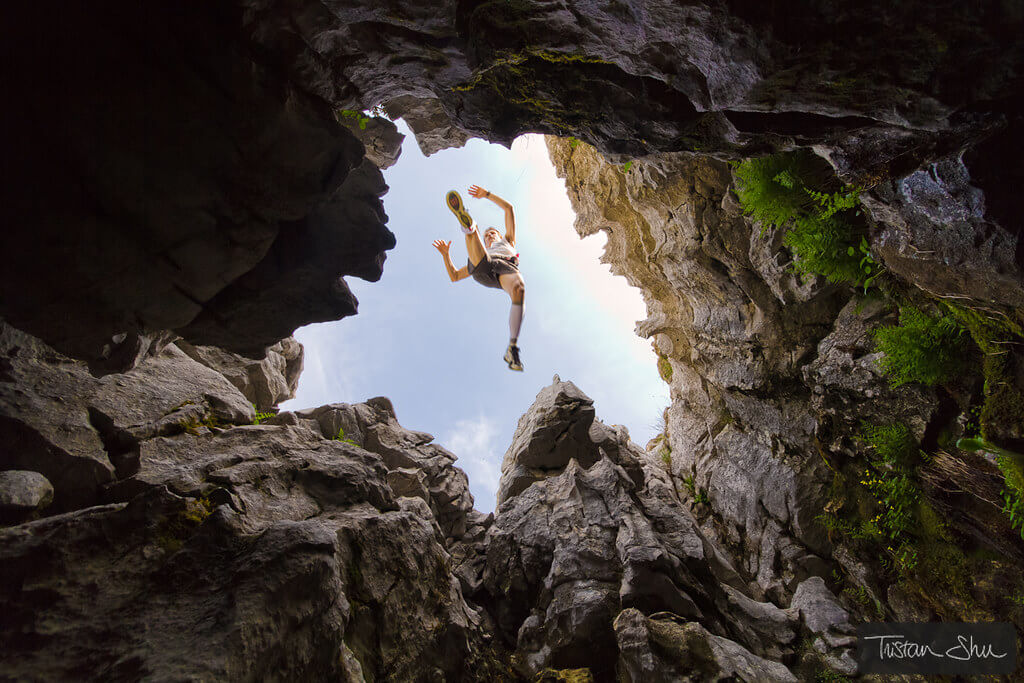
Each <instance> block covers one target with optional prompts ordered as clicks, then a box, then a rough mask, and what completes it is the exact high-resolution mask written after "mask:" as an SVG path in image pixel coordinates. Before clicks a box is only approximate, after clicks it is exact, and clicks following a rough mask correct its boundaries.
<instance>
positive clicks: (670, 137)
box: [0, 0, 1024, 370]
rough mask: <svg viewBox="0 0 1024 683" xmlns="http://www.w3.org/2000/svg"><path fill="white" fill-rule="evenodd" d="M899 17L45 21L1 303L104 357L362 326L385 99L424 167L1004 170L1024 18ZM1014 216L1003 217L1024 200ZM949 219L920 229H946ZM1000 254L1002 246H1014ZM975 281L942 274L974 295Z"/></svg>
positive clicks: (646, 10)
mask: <svg viewBox="0 0 1024 683" xmlns="http://www.w3.org/2000/svg"><path fill="white" fill-rule="evenodd" d="M794 15H796V16H794ZM880 16H883V13H882V12H880V10H879V8H877V7H875V6H874V5H873V4H870V3H869V4H858V5H857V6H856V7H844V8H842V10H839V9H836V8H834V7H832V6H829V7H823V6H818V5H815V6H814V7H808V8H806V10H805V9H803V8H798V9H797V10H792V8H789V9H786V10H781V9H777V8H774V7H765V6H760V5H757V4H756V3H738V4H737V3H728V4H721V3H719V4H714V3H697V4H692V5H686V6H680V5H678V3H674V2H668V1H666V0H658V1H656V2H648V3H645V5H644V7H643V11H642V12H639V11H632V10H629V9H627V10H622V8H619V7H617V6H615V7H605V6H603V5H593V4H587V3H582V4H580V3H574V4H572V5H571V6H565V5H561V4H553V5H552V4H545V3H535V2H530V1H528V0H524V1H522V2H518V3H510V2H502V1H501V0H489V1H487V2H482V3H477V4H473V5H471V6H470V5H465V4H459V3H456V2H453V1H451V0H444V1H442V2H434V3H429V4H426V5H418V4H415V3H397V4H393V5H389V6H388V7H383V6H380V5H379V4H377V3H372V2H355V3H348V4H345V5H339V4H333V5H331V6H330V7H327V6H324V5H319V4H315V3H303V2H299V3H260V2H252V1H249V0H246V1H243V2H240V3H238V4H233V5H231V6H230V7H219V6H210V5H197V6H195V7H190V8H189V9H188V11H184V10H182V8H181V7H180V6H179V4H178V3H174V2H170V1H168V0H159V1H158V2H153V3H148V5H147V7H146V9H145V10H144V11H143V10H142V9H140V8H139V7H137V6H136V5H135V4H133V3H131V2H127V1H126V0H120V1H119V2H114V3H112V4H109V5H106V6H104V7H103V8H101V9H96V8H91V9H90V10H89V11H86V10H74V11H72V10H68V11H66V12H61V13H59V14H58V15H57V16H52V15H51V14H50V13H48V12H46V11H45V10H43V9H37V8H35V7H34V6H32V5H28V4H26V5H25V6H23V7H19V8H18V16H17V21H11V22H9V23H10V25H11V26H12V27H14V26H17V27H19V28H17V29H14V28H11V29H8V31H7V32H6V33H4V34H3V36H2V38H3V42H4V44H6V45H10V46H11V48H10V49H11V52H12V54H16V55H18V60H17V70H18V73H17V74H15V77H12V79H11V82H10V86H9V89H8V93H9V96H10V99H11V101H13V102H16V103H19V106H18V107H16V108H15V107H12V108H11V109H10V111H9V112H6V114H7V116H9V117H10V120H9V121H5V125H4V126H3V129H4V130H9V131H12V135H11V138H12V139H11V144H10V145H9V147H8V158H10V159H11V164H12V166H13V167H17V168H19V169H20V172H19V173H18V174H17V177H16V179H15V180H16V181H17V182H20V183H22V185H21V186H11V188H10V190H11V191H10V195H11V196H10V201H8V202H7V205H8V206H9V207H10V210H11V213H12V216H11V219H10V220H9V221H8V223H9V224H10V225H11V226H12V228H11V229H10V230H9V231H8V233H7V235H8V240H9V244H10V249H11V253H17V254H19V258H18V259H16V260H12V263H11V264H9V266H8V267H7V268H5V269H4V271H3V277H4V279H3V281H2V284H3V289H4V291H20V292H22V293H23V296H20V297H5V299H4V301H3V303H2V306H0V315H3V316H4V317H6V318H7V319H9V320H10V321H11V322H13V323H14V324H15V325H17V326H19V327H21V328H23V329H26V330H27V331H29V332H32V333H34V334H36V335H37V336H40V337H41V338H44V339H46V340H47V341H48V342H49V343H50V344H51V345H54V346H55V347H56V348H58V349H60V350H61V351H62V352H65V353H68V354H70V355H72V356H75V357H81V358H89V359H92V360H104V359H106V358H107V356H106V355H105V352H104V349H105V347H111V346H112V345H115V346H116V345H117V344H114V343H113V341H112V340H113V338H114V337H119V336H120V335H122V334H123V335H127V337H128V338H131V339H142V338H147V337H148V336H149V335H150V334H151V333H153V332H155V331H159V330H167V329H170V330H175V331H177V332H179V333H180V334H182V335H183V336H185V337H186V338H187V339H188V340H189V341H191V342H193V343H196V344H206V345H209V344H214V345H217V346H220V347H222V348H226V349H229V350H231V351H234V352H240V353H245V354H259V353H261V352H262V349H264V348H265V347H267V346H269V345H271V344H273V343H274V342H276V341H278V340H279V339H282V338H284V337H286V336H288V335H289V334H290V333H291V331H292V330H293V329H295V327H297V326H298V325H301V324H305V323H309V322H313V321H318V320H326V319H337V318H339V317H342V316H345V315H351V314H353V313H354V312H355V301H354V299H353V297H352V295H351V292H349V291H348V290H347V288H346V287H345V286H344V284H343V282H342V280H341V278H342V276H344V275H348V274H353V275H356V276H359V277H367V276H368V275H369V277H370V279H375V278H376V277H379V275H380V272H379V271H380V267H381V265H382V261H383V253H384V251H386V250H387V249H389V248H390V247H391V246H392V245H393V238H391V237H390V235H389V233H387V231H386V229H385V228H384V227H383V212H382V210H381V208H380V206H379V200H378V198H379V192H382V191H383V188H382V187H379V186H375V185H374V182H373V180H372V179H369V182H368V179H367V178H366V177H364V178H362V179H361V180H359V181H353V184H355V185H357V186H358V188H359V191H353V190H354V189H355V188H353V187H350V188H349V190H347V191H345V192H343V196H342V197H340V198H339V197H338V196H337V190H338V188H339V187H340V185H341V184H342V183H343V182H345V181H346V178H348V177H349V175H350V173H352V172H354V171H356V169H359V168H360V167H361V165H362V162H363V160H364V159H365V158H366V157H365V155H364V149H365V148H364V147H362V146H361V145H360V143H359V141H358V140H357V139H356V137H355V136H354V135H353V134H352V133H351V131H349V130H347V129H346V127H344V126H342V125H339V123H338V121H337V119H336V112H337V111H338V110H352V111H357V110H363V109H365V108H367V107H372V106H374V105H377V104H384V105H387V106H394V107H396V108H397V109H396V111H397V110H401V111H403V112H404V113H405V114H406V115H407V116H408V118H409V120H410V122H411V123H412V125H413V128H414V129H416V130H417V132H418V134H420V135H422V138H423V142H422V144H423V145H424V148H425V149H427V150H428V151H430V150H433V149H437V148H439V147H440V146H441V145H442V144H449V143H450V142H452V141H456V142H460V141H461V140H463V139H464V137H465V136H466V135H478V136H481V137H486V138H487V139H490V140H492V141H495V142H500V143H504V144H510V143H511V141H512V140H513V139H514V138H515V137H516V136H518V135H519V134H521V133H524V132H536V131H540V132H547V133H551V134H558V135H561V136H575V137H577V138H580V139H582V140H584V141H586V142H589V143H592V144H596V145H598V146H599V147H600V148H601V149H602V150H603V151H604V152H606V153H609V154H613V155H619V158H618V161H619V162H620V163H621V162H622V161H624V160H625V159H626V158H627V157H629V158H634V157H639V156H643V155H647V154H652V153H658V152H678V151H700V152H702V153H714V154H717V155H720V156H733V157H735V156H737V155H743V154H746V155H751V154H760V153H763V152H766V151H771V150H777V149H783V148H785V149H788V148H791V147H793V146H794V145H803V146H812V145H814V146H817V147H818V148H819V149H821V150H822V151H823V152H824V153H827V154H830V155H831V156H832V158H833V160H834V163H835V164H836V166H837V167H840V168H842V169H843V170H844V177H846V178H849V179H851V180H852V181H856V182H859V183H860V184H862V185H865V186H867V185H875V184H877V182H878V180H879V178H881V179H883V180H885V181H889V180H896V179H898V178H900V177H902V176H905V175H907V174H908V173H912V172H913V171H915V170H918V169H919V168H920V167H922V166H924V165H925V164H927V163H930V162H932V161H934V160H935V159H950V158H955V157H956V154H957V153H958V152H959V151H960V150H961V148H962V147H963V146H965V145H969V144H973V143H975V142H979V141H980V142H982V143H984V142H986V139H987V140H991V141H996V140H1000V141H1001V142H999V143H997V144H996V150H995V152H994V153H993V155H992V156H993V157H996V158H998V159H999V161H1000V162H1003V161H1008V160H1012V159H1013V158H1014V155H1016V154H1018V152H1019V150H1020V149H1021V147H1020V135H1019V133H1018V132H1017V131H1018V130H1019V128H1020V118H1019V114H1018V112H1019V109H1020V107H1019V106H1018V104H1017V103H1016V101H1015V100H1014V96H1013V95H1009V94H1008V93H1015V92H1016V89H1015V85H1016V80H1015V79H1016V78H1017V74H1018V73H1020V72H1021V70H1022V68H1021V67H1022V63H1024V58H1022V57H1021V54H1020V51H1019V50H1018V49H1017V45H1016V42H1015V38H1014V36H1016V35H1018V34H1019V33H1020V29H1021V28H1022V20H1021V17H1020V16H1019V13H1015V11H1014V10H1013V9H1012V8H1009V7H1003V6H1002V5H1000V6H998V7H996V8H988V7H980V6H979V7H975V6H973V5H970V6H968V5H965V6H962V7H960V8H958V10H957V12H956V16H955V20H950V19H949V15H948V13H946V12H945V11H942V10H939V9H937V8H935V7H934V6H933V5H931V4H929V3H925V2H921V1H920V0H915V1H913V2H906V3H902V4H901V5H900V7H899V8H898V9H896V10H893V11H890V10H889V9H887V10H886V11H885V12H884V20H885V21H884V22H881V23H880V19H879V17H880ZM25 26H38V27H45V31H46V32H47V35H49V36H50V40H48V41H44V42H45V44H41V43H40V42H39V41H35V40H34V39H33V38H32V36H34V35H35V34H34V33H33V32H32V31H24V30H22V29H21V28H20V27H25ZM681 26H685V27H686V30H685V31H683V30H680V28H679V27H681ZM994 27H998V29H996V28H994ZM125 36H146V37H147V38H148V39H147V40H146V41H135V40H130V39H126V38H125ZM143 45H144V47H142V46H143ZM124 64H132V65H134V66H133V68H132V69H130V70H127V71H126V70H124V69H123V68H122V67H123V65H124ZM115 73H116V74H118V76H117V77H116V78H115V77H111V76H110V74H115ZM39 83H46V84H47V86H46V87H45V88H39V87H38V84H39ZM109 102H117V103H118V107H117V108H116V111H117V116H116V117H115V116H114V115H113V114H112V113H111V110H110V109H109V108H108V107H107V106H106V104H107V103H109ZM153 102H163V103H173V106H171V105H168V106H163V107H153V106H152V103H153ZM54 131H60V133H59V134H55V133H54ZM1000 147H1002V148H1003V149H1009V150H1010V151H1003V152H1000V151H999V148H1000ZM367 148H369V149H370V150H371V151H370V156H371V157H372V158H373V159H376V160H378V161H379V160H385V159H387V158H389V157H390V156H391V155H389V154H387V153H386V152H385V153H382V154H378V152H380V151H381V150H379V149H377V148H376V145H374V144H371V145H368V146H367ZM1004 155H1008V156H1004ZM975 161H976V160H968V163H969V164H974V167H975V168H981V167H983V166H984V167H985V172H979V173H977V174H976V178H977V179H978V180H979V182H980V184H981V185H982V186H983V187H981V189H982V190H984V191H986V192H987V191H988V190H989V188H1002V187H1009V188H1012V187H1015V186H1016V185H1018V184H1019V183H1017V182H1016V176H1014V177H1012V178H1009V179H1007V172H1000V171H999V170H998V169H1008V168H1011V167H1012V165H1011V164H1010V163H997V164H994V165H992V166H985V164H980V165H979V164H976V163H975ZM369 163H371V164H372V163H375V162H373V161H371V162H369ZM357 173H358V174H359V175H365V174H364V173H363V172H357ZM1008 173H1009V175H1014V173H1015V172H1013V171H1010V172H1008ZM371 175H372V174H371ZM939 175H941V176H942V178H943V181H942V183H940V184H941V185H943V186H944V187H946V188H950V187H953V190H952V191H951V192H950V194H951V195H956V194H957V193H958V190H957V189H956V187H959V185H958V184H957V183H955V182H954V183H952V184H951V183H950V182H948V180H949V178H950V176H949V174H947V173H945V172H944V171H943V172H942V173H941V174H939ZM921 181H922V183H920V184H918V185H916V186H915V187H916V189H912V192H918V190H925V188H924V184H926V183H925V181H924V179H923V178H922V179H921ZM954 186H956V187H954ZM39 187H61V188H72V189H69V190H68V191H66V192H61V193H43V194H41V193H39V192H37V191H35V190H36V189H37V188H39ZM933 189H935V188H933ZM925 191H926V192H930V190H925ZM937 191H942V192H945V191H946V190H945V189H942V188H937ZM989 194H990V195H991V194H992V193H991V192H990V193H989ZM339 201H343V202H344V203H346V204H347V205H350V206H351V211H350V214H351V215H353V216H356V215H358V219H357V220H355V221H354V222H353V223H352V224H349V225H347V226H346V227H345V228H344V229H337V230H332V229H330V228H329V227H328V228H326V229H325V227H324V224H323V223H322V222H321V221H319V220H318V219H317V217H316V216H314V214H319V215H320V217H322V216H323V214H324V213H325V212H326V213H327V214H329V215H330V216H331V217H332V218H337V217H338V216H339V215H345V214H344V212H343V211H341V210H340V208H339V207H338V206H337V204H338V202H339ZM957 201H959V200H957ZM1001 201H1002V203H1003V205H1004V206H1003V209H1001V211H1000V212H1001V213H1002V214H1003V215H1006V216H1011V215H1012V214H1011V213H1010V212H1009V211H1007V210H1006V209H1007V208H1012V190H1011V191H1009V192H1006V191H1003V192H1002V200H1001ZM954 203H956V202H954ZM962 204H963V206H970V205H971V202H970V201H967V202H962ZM942 215H945V216H949V215H952V214H950V213H949V212H944V213H942ZM1011 220H1012V219H1011ZM929 221H931V219H925V220H924V221H923V222H922V223H920V224H916V225H914V226H910V227H909V228H908V229H909V230H911V231H913V232H915V233H919V234H924V233H926V232H929V231H930V232H931V233H935V232H936V231H935V230H934V225H937V224H936V223H935V222H934V221H931V223H929ZM329 223H330V221H328V224H329ZM892 225H893V227H894V230H895V231H897V232H899V230H901V228H900V227H899V225H898V224H897V223H895V222H894V223H893V224H892ZM927 225H932V226H933V227H932V228H929V227H927ZM1007 225H1011V224H1010V223H1007ZM1003 227H1004V228H1006V227H1007V226H1003ZM1009 230H1010V233H1011V235H1015V234H1016V231H1015V230H1014V229H1009ZM958 231H959V230H958ZM964 234H965V235H966V233H964ZM991 235H992V240H991V241H990V244H991V246H992V247H993V249H996V248H998V247H999V246H1000V245H1002V244H1005V243H1006V235H1002V236H998V235H996V233H995V232H991ZM936 237H937V239H939V240H941V239H943V238H942V237H941V236H938V235H936ZM958 239H960V238H958ZM953 245H954V242H950V246H953ZM899 248H900V249H902V247H899ZM947 251H948V250H947ZM319 254H323V255H324V258H322V259H318V258H317V256H318V255H319ZM901 254H902V257H903V258H916V257H914V256H913V255H912V254H910V255H908V254H905V253H902V252H901ZM296 256H301V259H300V260H301V263H299V262H297V261H296V259H295V257H296ZM953 256H955V254H954V255H953ZM997 256H998V254H996V253H995V252H993V257H994V258H996V257H997ZM999 258H1003V259H1004V261H1001V262H1000V264H1001V265H1008V264H1005V257H1001V256H999ZM897 260H898V259H896V258H895V257H894V263H895V262H896V261H897ZM956 265H957V264H956V263H955V262H951V263H950V267H948V268H947V267H942V268H937V269H936V271H937V272H943V273H944V274H943V275H942V277H943V278H945V279H947V280H948V279H950V278H953V279H956V278H957V277H958V275H957V272H960V271H959V269H958V268H957V267H956ZM961 265H964V266H970V267H969V268H968V270H969V271H970V272H976V273H978V274H979V275H998V277H997V278H996V279H995V280H993V281H992V282H993V284H992V285H991V287H1000V286H1003V285H1004V284H1007V283H1010V284H1013V283H1016V285H1014V286H1015V287H1016V286H1017V285H1019V284H1020V281H1019V280H1020V278H1019V271H1007V270H1005V269H1003V268H1002V267H1001V266H1000V267H999V268H995V269H993V268H986V267H984V266H983V264H980V263H974V262H972V263H967V262H964V263H963V264H961ZM908 266H909V267H912V266H913V264H908ZM1015 272H1018V274H1017V275H1015V274H1014V273H1015ZM979 279H980V278H979ZM976 282H977V280H976ZM936 284H939V283H936ZM965 284H966V283H965ZM975 287H977V288H979V289H984V287H982V286H980V285H977V284H975ZM1018 289H1019V287H1018ZM108 350H109V349H108ZM137 350H139V348H138V347H137V345H135V344H129V346H128V347H126V348H124V349H122V351H123V352H124V353H125V354H126V355H132V354H133V353H135V351H137ZM124 368H125V366H121V367H120V368H117V369H120V370H123V369H124Z"/></svg>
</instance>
